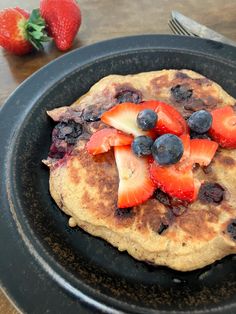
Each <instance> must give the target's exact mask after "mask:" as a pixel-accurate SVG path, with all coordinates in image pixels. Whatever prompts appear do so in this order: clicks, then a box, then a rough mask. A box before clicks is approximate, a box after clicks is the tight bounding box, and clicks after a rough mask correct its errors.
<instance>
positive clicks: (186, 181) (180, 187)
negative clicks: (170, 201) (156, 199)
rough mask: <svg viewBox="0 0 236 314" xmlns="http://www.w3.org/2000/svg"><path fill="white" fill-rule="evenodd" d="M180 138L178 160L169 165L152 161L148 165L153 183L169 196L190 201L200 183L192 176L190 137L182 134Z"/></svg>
mask: <svg viewBox="0 0 236 314" xmlns="http://www.w3.org/2000/svg"><path fill="white" fill-rule="evenodd" d="M180 138H181V140H182V143H183V146H184V153H183V156H182V158H181V159H180V161H179V162H177V163H176V164H174V165H171V166H160V165H158V164H157V163H156V162H153V163H152V164H151V166H150V176H151V178H152V180H153V181H154V183H155V184H156V185H157V186H158V187H159V188H160V189H162V190H163V191H164V192H166V193H168V194H169V195H170V196H172V197H177V198H179V199H181V200H186V201H189V202H192V201H194V200H195V199H196V197H197V194H198V190H199V188H200V183H199V181H198V180H196V179H194V177H193V172H192V162H191V160H190V153H191V150H190V137H189V135H188V134H183V135H181V136H180Z"/></svg>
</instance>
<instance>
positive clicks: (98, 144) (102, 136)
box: [87, 129, 133, 155]
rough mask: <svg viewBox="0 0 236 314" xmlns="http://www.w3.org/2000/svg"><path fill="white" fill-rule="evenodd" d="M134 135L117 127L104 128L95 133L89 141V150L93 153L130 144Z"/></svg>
mask: <svg viewBox="0 0 236 314" xmlns="http://www.w3.org/2000/svg"><path fill="white" fill-rule="evenodd" d="M132 141H133V137H132V136H130V135H127V134H124V133H122V132H120V131H118V130H116V129H102V130H100V131H97V132H96V133H94V134H93V135H92V136H91V138H90V140H89V142H88V143H87V150H88V152H89V153H90V154H92V155H97V154H101V153H105V152H107V151H109V149H110V148H111V146H123V145H130V144H131V143H132Z"/></svg>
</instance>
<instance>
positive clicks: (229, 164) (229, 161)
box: [217, 154, 236, 167]
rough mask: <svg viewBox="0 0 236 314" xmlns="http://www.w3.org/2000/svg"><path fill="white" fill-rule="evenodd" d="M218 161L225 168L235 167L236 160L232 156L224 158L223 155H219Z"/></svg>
mask: <svg viewBox="0 0 236 314" xmlns="http://www.w3.org/2000/svg"><path fill="white" fill-rule="evenodd" d="M217 160H218V161H219V162H220V163H221V164H222V165H224V166H225V167H232V166H235V164H236V162H235V160H234V159H233V158H232V157H230V156H224V155H222V154H217Z"/></svg>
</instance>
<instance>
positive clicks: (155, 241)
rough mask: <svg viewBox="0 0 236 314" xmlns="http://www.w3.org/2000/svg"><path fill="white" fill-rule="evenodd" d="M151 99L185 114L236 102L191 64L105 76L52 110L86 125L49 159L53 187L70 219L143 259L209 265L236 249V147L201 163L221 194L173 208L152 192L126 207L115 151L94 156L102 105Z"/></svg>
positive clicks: (182, 266)
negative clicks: (90, 147)
mask: <svg viewBox="0 0 236 314" xmlns="http://www.w3.org/2000/svg"><path fill="white" fill-rule="evenodd" d="M150 99H156V100H161V101H164V102H166V103H168V104H171V105H173V106H174V107H175V108H176V109H177V110H178V111H179V112H180V113H181V114H182V115H183V117H184V118H187V117H188V116H190V115H191V114H192V113H193V112H194V111H197V110H200V109H207V110H209V111H211V110H213V109H215V108H218V107H223V106H228V105H231V106H233V105H235V104H236V102H235V99H234V98H232V97H231V96H229V95H228V94H227V93H226V92H225V91H224V90H223V89H222V88H221V87H220V86H219V85H218V84H216V83H214V82H213V81H211V80H209V79H207V78H205V77H203V76H202V75H200V74H198V73H196V72H193V71H190V70H162V71H154V72H146V73H140V74H136V75H127V76H121V75H110V76H108V77H105V78H103V79H102V80H100V81H99V82H98V83H96V84H95V85H94V86H93V87H92V88H91V89H90V91H89V92H88V93H87V94H85V95H84V96H82V97H80V98H79V99H78V100H77V101H76V102H75V103H74V104H72V105H71V106H70V107H62V108H58V109H54V110H52V111H50V112H48V114H49V116H50V117H51V118H52V119H54V121H57V122H60V121H68V120H73V121H76V122H77V123H79V124H81V126H82V129H83V133H82V135H81V136H80V137H79V139H78V141H77V142H76V144H75V145H74V146H73V148H72V151H71V152H70V154H66V155H65V156H64V157H63V158H62V159H59V160H58V159H54V158H50V157H49V158H48V159H47V160H46V161H44V162H45V163H46V164H47V165H48V166H49V169H50V193H51V195H52V197H53V199H54V200H55V202H56V203H57V205H58V206H59V208H60V209H61V210H62V211H64V212H65V213H66V214H67V215H68V216H69V217H71V218H70V219H69V225H70V226H72V227H73V226H76V225H78V226H79V227H81V228H82V229H84V230H85V231H87V232H88V233H90V234H92V235H94V236H97V237H101V238H103V239H105V240H106V241H107V242H109V243H111V244H112V245H113V246H115V247H117V248H118V249H119V250H120V251H127V252H128V253H129V254H130V255H132V256H133V257H134V258H136V259H138V260H141V261H146V262H149V263H152V264H155V265H165V266H168V267H170V268H173V269H176V270H179V271H190V270H194V269H198V268H202V267H204V266H206V265H209V264H211V263H213V262H214V261H216V260H219V259H221V258H223V257H224V256H226V255H229V254H235V253H236V150H235V149H231V150H230V149H223V148H219V149H218V151H217V153H216V155H215V157H214V158H213V161H212V162H211V164H210V165H209V166H208V167H206V168H204V169H203V168H201V167H198V168H197V167H196V169H195V170H194V176H195V177H196V178H198V179H199V180H201V181H202V180H203V181H205V182H208V183H211V184H213V186H217V187H220V189H221V190H222V191H223V192H222V193H223V199H222V201H219V202H218V201H214V200H210V201H209V200H207V199H204V197H201V198H200V199H198V200H197V201H195V202H194V203H192V204H191V205H188V206H187V207H184V206H172V207H171V206H165V205H164V204H163V203H161V202H160V201H159V200H158V199H157V198H156V197H152V198H150V199H149V200H148V201H146V202H144V203H143V204H141V205H139V206H136V207H133V208H128V209H125V210H120V209H118V208H117V192H118V184H119V178H118V171H117V168H116V164H115V159H114V154H113V150H111V151H109V152H107V153H104V154H100V155H96V156H91V155H89V154H88V152H87V150H86V147H85V145H86V143H87V141H88V139H89V138H90V136H91V134H93V133H94V132H95V131H97V130H98V129H101V128H104V127H106V126H105V125H104V124H103V123H102V122H101V121H100V120H99V116H100V115H101V113H102V112H104V111H106V110H108V109H110V108H111V107H113V106H114V105H115V104H117V103H121V102H126V101H129V102H136V103H138V102H141V101H144V100H150ZM78 240H79V239H78Z"/></svg>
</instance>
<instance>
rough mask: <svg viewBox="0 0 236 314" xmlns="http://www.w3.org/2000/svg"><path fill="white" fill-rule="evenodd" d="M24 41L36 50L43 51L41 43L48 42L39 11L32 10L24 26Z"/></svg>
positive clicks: (44, 24)
mask: <svg viewBox="0 0 236 314" xmlns="http://www.w3.org/2000/svg"><path fill="white" fill-rule="evenodd" d="M25 35H26V39H27V40H28V41H29V42H30V43H31V44H32V45H33V46H34V47H35V48H36V49H37V50H42V49H43V45H42V43H43V42H47V41H49V40H50V39H51V38H50V37H49V36H48V34H47V32H46V23H45V20H44V19H43V18H42V17H41V15H40V12H39V9H34V10H33V11H32V13H31V15H30V17H29V20H28V21H27V22H26V24H25Z"/></svg>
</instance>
